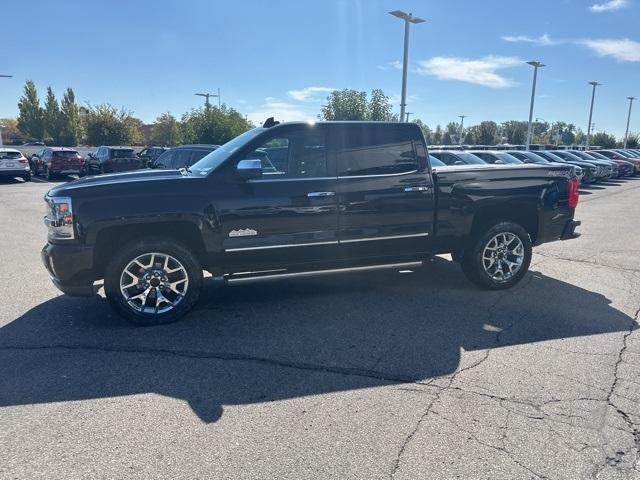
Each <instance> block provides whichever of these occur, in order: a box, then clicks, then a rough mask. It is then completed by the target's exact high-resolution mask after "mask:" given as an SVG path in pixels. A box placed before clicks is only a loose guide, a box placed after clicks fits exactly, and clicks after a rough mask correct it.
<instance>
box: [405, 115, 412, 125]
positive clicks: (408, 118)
mask: <svg viewBox="0 0 640 480" xmlns="http://www.w3.org/2000/svg"><path fill="white" fill-rule="evenodd" d="M405 115H406V116H407V123H409V115H413V112H405Z"/></svg>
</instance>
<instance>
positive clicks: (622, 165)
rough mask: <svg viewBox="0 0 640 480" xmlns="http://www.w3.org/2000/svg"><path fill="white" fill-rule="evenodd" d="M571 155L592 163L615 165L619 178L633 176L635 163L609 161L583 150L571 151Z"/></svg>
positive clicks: (616, 160)
mask: <svg viewBox="0 0 640 480" xmlns="http://www.w3.org/2000/svg"><path fill="white" fill-rule="evenodd" d="M569 153H573V154H574V155H575V156H576V157H580V158H581V159H583V160H587V161H591V160H605V161H607V160H608V161H610V162H613V163H615V164H616V165H617V166H618V176H620V177H630V176H631V175H633V168H634V167H633V163H631V162H627V161H625V160H618V159H609V158H606V157H605V156H604V155H603V157H605V158H600V157H596V156H595V153H593V152H585V151H582V150H569Z"/></svg>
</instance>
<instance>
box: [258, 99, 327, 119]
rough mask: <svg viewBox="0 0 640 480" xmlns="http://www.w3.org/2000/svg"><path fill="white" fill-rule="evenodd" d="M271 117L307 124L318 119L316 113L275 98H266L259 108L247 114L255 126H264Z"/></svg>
mask: <svg viewBox="0 0 640 480" xmlns="http://www.w3.org/2000/svg"><path fill="white" fill-rule="evenodd" d="M269 117H274V118H275V119H276V120H278V121H280V122H294V121H305V122H306V121H311V120H315V119H316V118H315V115H314V113H313V112H309V111H307V110H306V109H305V108H304V107H302V106H300V105H295V104H293V103H288V102H284V101H282V100H280V99H277V98H273V97H267V98H265V99H264V103H263V104H262V105H260V107H259V108H257V109H256V110H254V111H252V112H249V113H247V118H248V119H249V120H251V121H252V122H253V123H254V124H255V125H262V124H263V123H264V121H265V120H266V119H267V118H269Z"/></svg>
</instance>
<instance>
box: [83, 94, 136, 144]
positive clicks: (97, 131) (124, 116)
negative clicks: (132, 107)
mask: <svg viewBox="0 0 640 480" xmlns="http://www.w3.org/2000/svg"><path fill="white" fill-rule="evenodd" d="M85 122H86V138H87V143H88V144H89V145H128V144H134V143H135V140H136V138H135V134H136V133H137V134H138V135H139V132H137V130H136V131H134V127H135V128H137V122H139V120H137V119H133V117H132V116H131V113H130V112H128V111H127V110H124V109H121V110H117V109H116V108H115V107H113V106H111V105H109V104H108V103H105V104H102V105H96V106H91V105H90V106H89V107H88V109H87V114H86V117H85Z"/></svg>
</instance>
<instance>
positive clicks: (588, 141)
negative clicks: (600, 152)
mask: <svg viewBox="0 0 640 480" xmlns="http://www.w3.org/2000/svg"><path fill="white" fill-rule="evenodd" d="M589 85H592V86H593V91H592V92H591V108H590V109H589V125H588V127H587V146H586V148H585V150H589V143H590V141H591V119H592V118H593V101H594V100H595V98H596V87H597V86H599V85H602V84H601V83H598V82H589Z"/></svg>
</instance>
